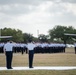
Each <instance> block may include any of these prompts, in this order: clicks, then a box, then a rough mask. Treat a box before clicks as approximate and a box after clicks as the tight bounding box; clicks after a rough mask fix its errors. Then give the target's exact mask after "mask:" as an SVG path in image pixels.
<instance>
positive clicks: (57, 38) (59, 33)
mask: <svg viewBox="0 0 76 75" xmlns="http://www.w3.org/2000/svg"><path fill="white" fill-rule="evenodd" d="M65 33H70V34H76V29H75V28H74V27H72V26H68V27H67V26H61V25H56V26H55V27H54V28H52V29H50V30H48V35H45V34H39V35H38V37H34V36H33V35H32V34H30V33H23V32H22V31H21V30H19V29H17V30H16V29H12V28H3V29H1V36H12V38H11V39H12V40H13V41H15V42H24V43H27V42H28V41H29V40H32V41H37V42H38V41H41V42H60V43H74V42H75V40H76V37H75V36H65V35H64V34H65ZM66 40H67V42H66ZM6 41H7V39H1V42H6Z"/></svg>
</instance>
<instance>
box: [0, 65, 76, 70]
mask: <svg viewBox="0 0 76 75" xmlns="http://www.w3.org/2000/svg"><path fill="white" fill-rule="evenodd" d="M12 68H13V69H7V68H6V67H0V71H4V70H73V69H74V70H76V66H34V68H29V67H12Z"/></svg>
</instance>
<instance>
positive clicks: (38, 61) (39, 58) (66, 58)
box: [0, 48, 76, 75]
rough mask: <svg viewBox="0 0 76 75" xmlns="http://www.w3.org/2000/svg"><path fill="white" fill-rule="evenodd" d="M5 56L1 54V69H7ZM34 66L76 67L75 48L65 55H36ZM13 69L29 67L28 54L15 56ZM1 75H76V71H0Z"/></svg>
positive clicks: (67, 49)
mask: <svg viewBox="0 0 76 75" xmlns="http://www.w3.org/2000/svg"><path fill="white" fill-rule="evenodd" d="M5 64H6V62H5V55H4V54H0V67H5ZM33 65H34V66H76V54H75V52H74V48H66V52H65V53H52V54H34V63H33ZM12 66H13V67H17V66H23V67H24V66H28V54H23V55H22V54H21V53H17V54H13V62H12ZM0 75H76V70H68V71H52V70H49V71H47V70H36V71H0Z"/></svg>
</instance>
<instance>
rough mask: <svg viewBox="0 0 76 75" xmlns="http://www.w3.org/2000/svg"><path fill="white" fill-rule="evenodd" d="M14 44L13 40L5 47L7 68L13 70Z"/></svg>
mask: <svg viewBox="0 0 76 75" xmlns="http://www.w3.org/2000/svg"><path fill="white" fill-rule="evenodd" d="M14 45H15V44H14V43H13V42H12V41H11V40H8V42H7V43H6V44H5V45H4V53H5V55H6V67H7V69H13V68H12V58H13V47H14Z"/></svg>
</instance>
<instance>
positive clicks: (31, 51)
mask: <svg viewBox="0 0 76 75" xmlns="http://www.w3.org/2000/svg"><path fill="white" fill-rule="evenodd" d="M27 48H28V54H29V68H33V57H34V48H35V44H34V43H33V42H32V41H31V40H30V41H29V43H28V44H27Z"/></svg>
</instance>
